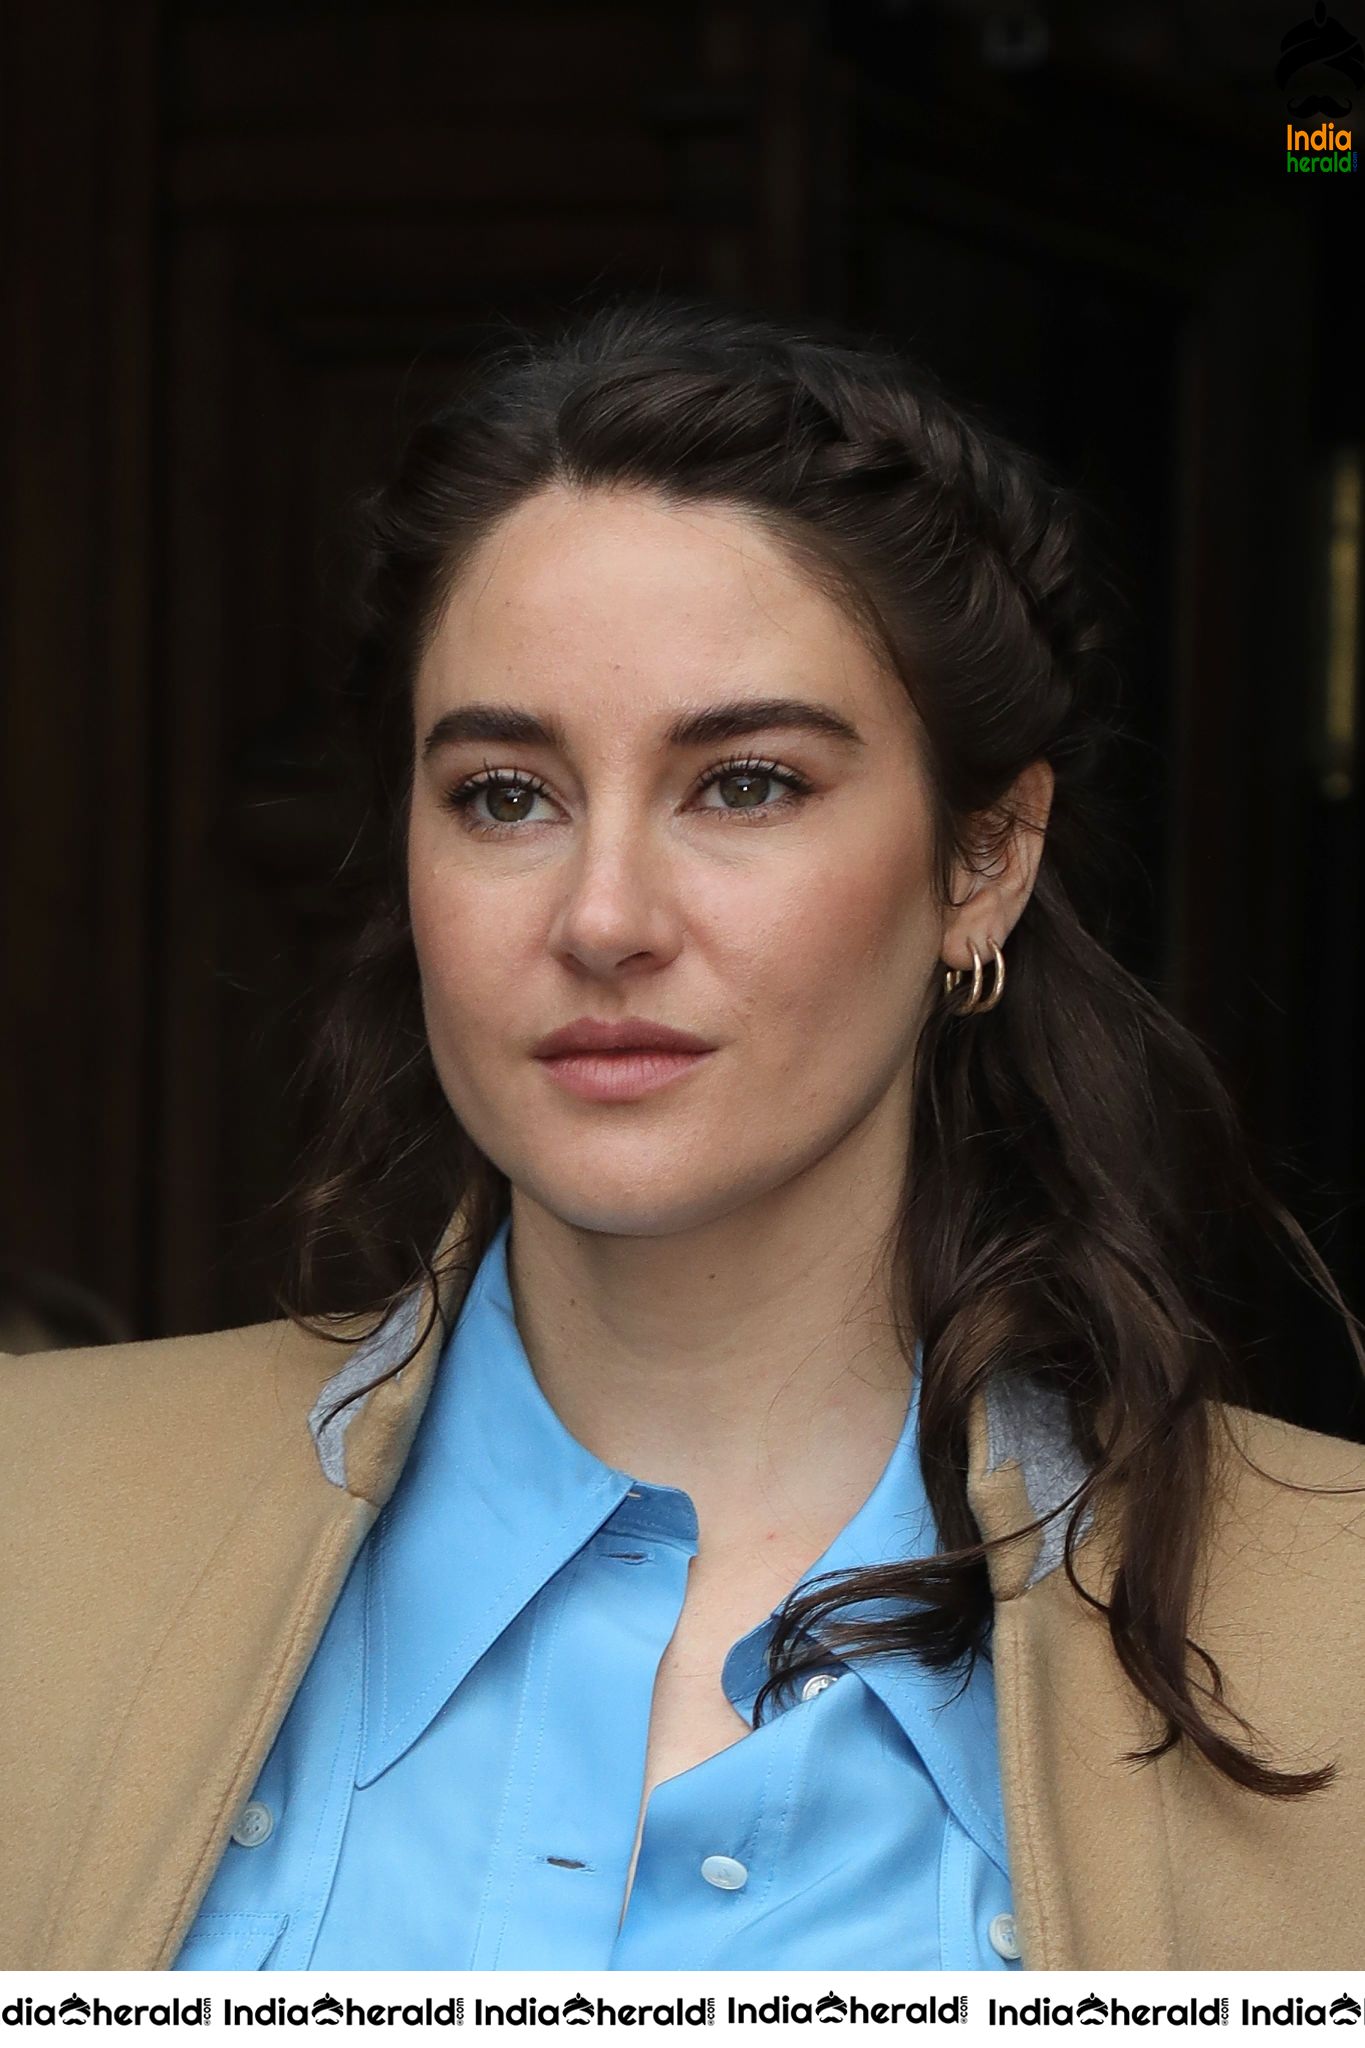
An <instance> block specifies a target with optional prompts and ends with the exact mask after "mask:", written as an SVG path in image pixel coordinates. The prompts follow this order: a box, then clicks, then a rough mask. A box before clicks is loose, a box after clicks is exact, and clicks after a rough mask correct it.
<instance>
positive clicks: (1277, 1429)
mask: <svg viewBox="0 0 1365 2048" xmlns="http://www.w3.org/2000/svg"><path fill="white" fill-rule="evenodd" d="M1215 1424H1216V1426H1215V1432H1214V1434H1215V1485H1214V1488H1213V1493H1212V1499H1211V1512H1210V1521H1209V1528H1208V1531H1207V1538H1206V1544H1207V1563H1208V1574H1209V1586H1210V1590H1211V1593H1212V1597H1213V1599H1214V1601H1215V1604H1221V1603H1222V1602H1228V1601H1231V1602H1232V1604H1234V1605H1241V1604H1242V1602H1243V1600H1244V1601H1245V1603H1246V1605H1247V1606H1248V1608H1255V1609H1256V1611H1257V1612H1258V1613H1259V1614H1260V1615H1261V1616H1262V1617H1264V1616H1265V1615H1266V1613H1267V1610H1268V1611H1269V1613H1270V1614H1271V1615H1274V1616H1275V1617H1276V1618H1278V1619H1279V1620H1281V1621H1282V1622H1283V1623H1284V1625H1285V1628H1286V1630H1287V1631H1288V1633H1289V1634H1290V1635H1292V1633H1293V1630H1294V1628H1296V1627H1298V1628H1307V1627H1308V1626H1309V1625H1310V1624H1311V1623H1312V1622H1314V1621H1320V1623H1321V1625H1322V1628H1323V1630H1324V1631H1325V1632H1326V1633H1329V1634H1330V1635H1332V1636H1333V1637H1335V1638H1336V1639H1338V1640H1344V1635H1343V1631H1344V1627H1345V1623H1346V1620H1347V1617H1348V1616H1349V1617H1354V1618H1358V1619H1359V1620H1360V1622H1361V1624H1362V1626H1365V1445H1361V1444H1357V1443H1353V1442H1351V1441H1350V1440H1349V1439H1347V1438H1345V1437H1334V1436H1325V1435H1323V1434H1321V1433H1320V1432H1319V1431H1317V1430H1311V1429H1303V1428H1300V1427H1298V1426H1297V1425H1295V1424H1293V1423H1288V1422H1282V1421H1280V1420H1279V1419H1278V1418H1276V1417H1273V1416H1268V1415H1260V1414H1257V1413H1255V1412H1254V1411H1252V1410H1251V1409H1247V1408H1240V1407H1235V1406H1232V1405H1231V1404H1217V1406H1216V1408H1215Z"/></svg>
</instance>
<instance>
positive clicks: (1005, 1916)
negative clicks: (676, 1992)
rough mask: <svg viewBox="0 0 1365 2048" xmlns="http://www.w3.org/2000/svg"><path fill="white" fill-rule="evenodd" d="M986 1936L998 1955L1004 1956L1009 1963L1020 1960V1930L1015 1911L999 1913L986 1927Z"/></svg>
mask: <svg viewBox="0 0 1365 2048" xmlns="http://www.w3.org/2000/svg"><path fill="white" fill-rule="evenodd" d="M986 1937H987V1939H988V1940H989V1942H990V1945H991V1947H992V1948H993V1949H994V1950H995V1953H996V1954H997V1955H998V1956H1003V1957H1004V1959H1005V1961H1006V1962H1007V1963H1017V1962H1018V1960H1019V1931H1018V1929H1017V1928H1016V1927H1015V1924H1014V1915H1013V1913H997V1914H996V1916H995V1918H994V1920H992V1922H991V1924H990V1926H989V1927H988V1928H987V1929H986Z"/></svg>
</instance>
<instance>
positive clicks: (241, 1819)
mask: <svg viewBox="0 0 1365 2048" xmlns="http://www.w3.org/2000/svg"><path fill="white" fill-rule="evenodd" d="M274 1825H275V1816H274V1814H273V1813H272V1812H271V1811H270V1808H269V1807H268V1806H267V1805H266V1804H265V1803H264V1801H263V1800H260V1799H253V1800H251V1801H250V1803H249V1804H248V1805H246V1806H244V1807H243V1808H242V1811H241V1813H240V1814H239V1815H238V1819H237V1825H236V1827H235V1828H234V1829H233V1830H232V1839H233V1841H234V1842H240V1843H241V1845H242V1847H243V1848H244V1849H259V1847H260V1845H261V1843H262V1842H263V1841H264V1840H265V1839H266V1837H267V1835H269V1834H270V1832H271V1831H272V1829H273V1828H274Z"/></svg>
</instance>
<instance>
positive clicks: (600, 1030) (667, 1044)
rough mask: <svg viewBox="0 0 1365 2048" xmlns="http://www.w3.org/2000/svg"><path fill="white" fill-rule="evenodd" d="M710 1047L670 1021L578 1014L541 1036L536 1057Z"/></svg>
mask: <svg viewBox="0 0 1365 2048" xmlns="http://www.w3.org/2000/svg"><path fill="white" fill-rule="evenodd" d="M712 1050H713V1048H712V1047H711V1045H710V1044H708V1042H707V1040H706V1039H704V1038H697V1037H695V1036H694V1035H693V1033H692V1032H690V1031H677V1030H675V1029H674V1028H673V1026H672V1025H671V1024H656V1023H654V1022H653V1021H652V1019H650V1018H648V1017H621V1018H617V1019H615V1020H611V1019H608V1018H599V1017H578V1018H576V1019H575V1020H574V1022H573V1023H572V1024H563V1025H561V1026H560V1028H559V1029H558V1030H557V1031H551V1032H550V1033H549V1035H548V1036H547V1037H545V1038H542V1039H541V1041H540V1043H539V1044H538V1045H537V1046H536V1048H535V1057H536V1058H537V1059H541V1060H553V1059H565V1058H570V1057H572V1056H573V1055H574V1054H582V1053H626V1052H710V1051H712Z"/></svg>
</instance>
